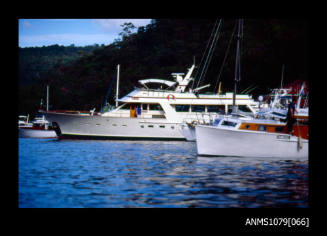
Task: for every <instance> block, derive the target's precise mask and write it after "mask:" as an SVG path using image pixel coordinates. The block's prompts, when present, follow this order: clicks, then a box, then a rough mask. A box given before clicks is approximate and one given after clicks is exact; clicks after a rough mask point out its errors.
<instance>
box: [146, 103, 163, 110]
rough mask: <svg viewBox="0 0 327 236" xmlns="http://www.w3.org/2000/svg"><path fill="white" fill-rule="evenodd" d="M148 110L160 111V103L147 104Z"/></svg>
mask: <svg viewBox="0 0 327 236" xmlns="http://www.w3.org/2000/svg"><path fill="white" fill-rule="evenodd" d="M149 110H153V111H162V107H161V106H160V104H149Z"/></svg>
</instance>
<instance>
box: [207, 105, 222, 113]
mask: <svg viewBox="0 0 327 236" xmlns="http://www.w3.org/2000/svg"><path fill="white" fill-rule="evenodd" d="M207 111H208V112H215V113H221V114H224V113H225V106H224V105H217V106H207Z"/></svg>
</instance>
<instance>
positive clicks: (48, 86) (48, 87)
mask: <svg viewBox="0 0 327 236" xmlns="http://www.w3.org/2000/svg"><path fill="white" fill-rule="evenodd" d="M47 111H49V85H47Z"/></svg>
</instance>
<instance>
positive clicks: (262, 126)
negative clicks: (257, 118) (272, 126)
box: [258, 125, 267, 131]
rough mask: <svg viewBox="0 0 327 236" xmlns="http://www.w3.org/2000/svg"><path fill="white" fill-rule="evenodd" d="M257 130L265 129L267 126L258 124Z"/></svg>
mask: <svg viewBox="0 0 327 236" xmlns="http://www.w3.org/2000/svg"><path fill="white" fill-rule="evenodd" d="M258 131H267V126H265V125H258Z"/></svg>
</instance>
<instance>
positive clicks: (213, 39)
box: [192, 19, 222, 90]
mask: <svg viewBox="0 0 327 236" xmlns="http://www.w3.org/2000/svg"><path fill="white" fill-rule="evenodd" d="M221 22H222V19H220V21H219V24H218V19H217V20H216V22H215V25H214V27H213V30H212V32H211V36H210V38H209V40H208V43H207V46H206V49H205V51H204V54H203V56H202V59H201V62H200V67H201V65H202V62H203V59H204V58H205V55H206V54H207V58H206V61H205V63H204V65H203V68H202V71H201V74H200V77H199V81H198V83H197V87H198V86H199V84H200V81H201V80H202V78H203V76H204V74H205V73H204V71H206V67H207V64H208V59H209V58H210V59H211V57H212V55H211V53H212V49H213V48H214V47H213V46H215V45H216V43H217V34H218V30H219V28H220V25H221ZM217 24H218V26H217ZM209 45H211V46H210V48H209ZM208 48H209V51H208ZM207 51H208V52H207ZM206 52H207V53H206ZM199 71H200V70H198V71H197V72H196V75H195V78H196V77H197V75H198V73H199ZM193 87H194V80H193V83H192V90H193Z"/></svg>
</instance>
